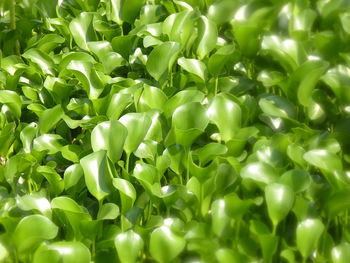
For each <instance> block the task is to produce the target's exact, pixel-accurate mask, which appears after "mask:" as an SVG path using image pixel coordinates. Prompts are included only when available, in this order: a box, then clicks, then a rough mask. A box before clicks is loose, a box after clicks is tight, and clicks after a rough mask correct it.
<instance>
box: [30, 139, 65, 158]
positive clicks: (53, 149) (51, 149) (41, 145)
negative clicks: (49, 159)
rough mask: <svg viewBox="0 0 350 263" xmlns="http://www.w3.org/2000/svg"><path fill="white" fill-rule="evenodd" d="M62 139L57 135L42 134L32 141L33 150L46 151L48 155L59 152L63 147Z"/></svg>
mask: <svg viewBox="0 0 350 263" xmlns="http://www.w3.org/2000/svg"><path fill="white" fill-rule="evenodd" d="M65 144H66V143H65V141H64V139H63V138H62V137H61V136H60V135H57V134H44V135H41V136H39V137H37V138H35V139H34V141H33V149H34V150H37V151H47V152H48V154H54V153H57V152H59V151H60V150H61V148H62V147H63V146H64V145H65Z"/></svg>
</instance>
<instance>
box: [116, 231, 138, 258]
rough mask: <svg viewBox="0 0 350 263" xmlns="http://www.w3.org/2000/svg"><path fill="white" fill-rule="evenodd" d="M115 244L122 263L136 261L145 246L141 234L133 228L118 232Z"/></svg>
mask: <svg viewBox="0 0 350 263" xmlns="http://www.w3.org/2000/svg"><path fill="white" fill-rule="evenodd" d="M114 244H115V247H116V248H117V252H118V257H119V260H120V261H121V262H122V263H129V262H130V263H132V262H136V261H137V258H138V257H139V255H140V253H141V251H142V250H143V246H144V242H143V240H142V238H141V236H140V235H139V234H137V233H135V232H134V231H133V230H131V229H130V230H128V231H126V232H124V233H120V234H118V235H117V236H116V237H115V239H114Z"/></svg>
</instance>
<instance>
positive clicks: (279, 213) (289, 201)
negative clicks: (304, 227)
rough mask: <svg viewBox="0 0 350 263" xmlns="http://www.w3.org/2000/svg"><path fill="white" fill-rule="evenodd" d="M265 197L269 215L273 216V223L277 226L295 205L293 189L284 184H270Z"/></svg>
mask: <svg viewBox="0 0 350 263" xmlns="http://www.w3.org/2000/svg"><path fill="white" fill-rule="evenodd" d="M265 199H266V204H267V211H268V212H269V217H270V218H271V221H272V223H273V225H274V226H275V227H276V226H277V225H278V223H279V222H280V221H282V220H283V219H284V218H285V217H286V216H287V214H288V213H289V211H290V210H291V209H292V207H293V204H294V193H293V190H292V189H291V188H290V187H289V186H287V185H284V184H278V183H273V184H269V185H268V186H266V188H265Z"/></svg>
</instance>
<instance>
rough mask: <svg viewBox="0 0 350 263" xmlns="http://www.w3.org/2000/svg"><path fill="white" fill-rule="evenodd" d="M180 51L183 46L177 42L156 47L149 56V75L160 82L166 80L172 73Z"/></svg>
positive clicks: (147, 65)
mask: <svg viewBox="0 0 350 263" xmlns="http://www.w3.org/2000/svg"><path fill="white" fill-rule="evenodd" d="M180 50H181V46H180V44H179V43H176V42H165V43H163V44H161V45H160V46H157V47H155V48H154V49H153V50H152V52H151V54H149V57H148V60H147V64H146V68H147V71H148V72H149V74H150V75H151V76H152V77H153V78H155V79H156V80H158V81H159V80H160V79H161V78H164V77H165V76H166V75H167V74H168V72H169V71H171V67H172V65H173V64H174V62H175V60H176V57H177V55H178V53H179V52H180ZM164 75H165V76H164Z"/></svg>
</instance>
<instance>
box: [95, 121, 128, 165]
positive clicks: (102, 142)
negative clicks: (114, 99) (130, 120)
mask: <svg viewBox="0 0 350 263" xmlns="http://www.w3.org/2000/svg"><path fill="white" fill-rule="evenodd" d="M127 135H128V130H127V129H126V128H125V127H124V125H122V124H121V123H120V122H119V121H117V120H112V121H105V122H102V123H99V124H98V125H96V126H95V128H94V129H93V130H92V132H91V147H92V149H93V150H94V151H95V152H97V151H100V150H106V151H107V156H108V157H109V159H111V160H112V161H113V162H114V163H116V162H117V161H119V159H120V156H121V155H122V153H123V147H124V142H125V139H126V138H127Z"/></svg>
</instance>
